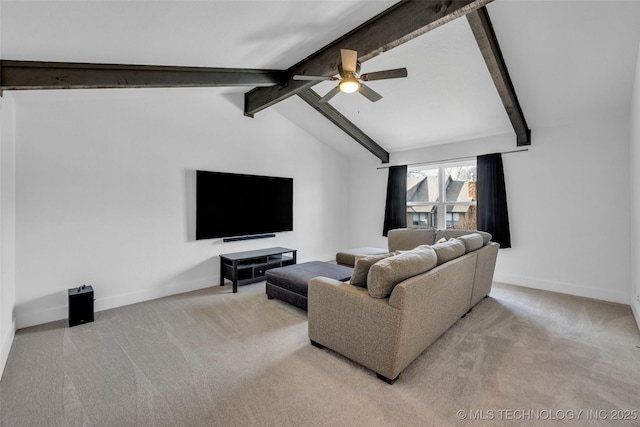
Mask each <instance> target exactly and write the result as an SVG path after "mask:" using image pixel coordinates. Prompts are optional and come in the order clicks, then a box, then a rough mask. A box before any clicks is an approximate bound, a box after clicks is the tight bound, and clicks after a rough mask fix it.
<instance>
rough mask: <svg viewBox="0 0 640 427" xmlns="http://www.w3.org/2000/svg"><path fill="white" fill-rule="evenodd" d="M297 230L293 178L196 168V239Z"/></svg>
mask: <svg viewBox="0 0 640 427" xmlns="http://www.w3.org/2000/svg"><path fill="white" fill-rule="evenodd" d="M292 230H293V178H282V177H274V176H259V175H243V174H235V173H224V172H208V171H196V239H197V240H201V239H214V238H220V237H234V236H251V235H258V234H264V233H275V232H278V231H292Z"/></svg>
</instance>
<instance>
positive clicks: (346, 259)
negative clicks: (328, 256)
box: [336, 246, 389, 267]
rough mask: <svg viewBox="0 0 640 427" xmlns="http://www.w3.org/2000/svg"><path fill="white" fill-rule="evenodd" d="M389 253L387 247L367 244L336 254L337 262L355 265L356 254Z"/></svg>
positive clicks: (350, 265)
mask: <svg viewBox="0 0 640 427" xmlns="http://www.w3.org/2000/svg"><path fill="white" fill-rule="evenodd" d="M386 253H389V251H388V250H386V249H381V248H373V247H369V246H365V247H362V248H355V249H347V250H344V251H340V252H338V253H337V254H336V262H337V263H338V264H341V265H346V266H349V267H353V266H354V265H355V264H356V256H360V255H362V256H367V255H382V254H386Z"/></svg>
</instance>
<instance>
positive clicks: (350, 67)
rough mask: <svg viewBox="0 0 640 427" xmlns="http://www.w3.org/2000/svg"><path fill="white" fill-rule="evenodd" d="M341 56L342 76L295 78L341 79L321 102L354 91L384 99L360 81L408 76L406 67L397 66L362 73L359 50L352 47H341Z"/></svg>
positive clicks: (301, 77)
mask: <svg viewBox="0 0 640 427" xmlns="http://www.w3.org/2000/svg"><path fill="white" fill-rule="evenodd" d="M340 57H341V60H342V63H341V64H340V65H338V73H339V74H340V78H339V79H338V78H337V77H333V76H329V77H327V76H306V75H295V76H293V80H340V83H338V86H336V87H334V88H333V89H331V90H330V91H329V92H328V93H327V94H326V95H325V96H323V97H322V98H321V99H320V101H319V102H328V101H329V100H330V99H331V98H333V97H334V96H336V95H337V94H338V92H344V93H354V92H360V94H361V95H363V96H364V97H365V98H367V99H368V100H369V101H371V102H376V101H378V100H380V99H382V95H380V94H379V93H377V92H376V91H374V90H373V89H371V88H370V87H368V86H365V85H363V84H362V83H361V82H360V81H365V82H367V81H372V80H385V79H397V78H401V77H407V69H406V68H397V69H394V70H384V71H376V72H373V73H368V74H362V75H360V63H359V62H358V52H356V51H355V50H351V49H340Z"/></svg>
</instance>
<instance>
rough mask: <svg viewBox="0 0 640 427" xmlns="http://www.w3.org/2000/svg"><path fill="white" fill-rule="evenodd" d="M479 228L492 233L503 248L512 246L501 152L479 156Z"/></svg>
mask: <svg viewBox="0 0 640 427" xmlns="http://www.w3.org/2000/svg"><path fill="white" fill-rule="evenodd" d="M477 186H478V189H477V191H478V202H477V204H478V214H477V215H478V218H477V221H478V230H482V231H486V232H488V233H491V235H492V236H493V238H492V239H491V240H493V241H494V242H497V243H500V247H501V248H510V247H511V233H510V232H509V213H508V212H507V193H506V191H505V185H504V169H503V167H502V155H501V154H500V153H494V154H486V155H484V156H478V184H477Z"/></svg>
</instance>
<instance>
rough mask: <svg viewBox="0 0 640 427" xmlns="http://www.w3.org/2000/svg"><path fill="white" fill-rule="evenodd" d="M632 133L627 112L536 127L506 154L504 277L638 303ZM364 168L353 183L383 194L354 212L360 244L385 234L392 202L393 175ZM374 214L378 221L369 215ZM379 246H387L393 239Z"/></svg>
mask: <svg viewBox="0 0 640 427" xmlns="http://www.w3.org/2000/svg"><path fill="white" fill-rule="evenodd" d="M628 130H629V121H628V117H627V114H626V113H624V114H623V113H620V114H619V115H618V116H615V115H614V116H612V117H591V118H587V119H585V121H583V122H580V123H574V124H572V125H568V126H563V127H557V128H548V129H535V128H534V129H533V130H532V145H531V147H530V148H529V151H527V152H522V153H513V154H505V155H504V156H503V162H504V167H505V175H506V180H507V182H506V186H507V199H508V205H509V219H510V225H511V237H512V245H513V247H512V248H510V249H503V250H501V251H500V254H499V256H498V264H497V266H496V272H495V280H497V281H501V282H506V283H511V284H515V285H522V286H528V287H533V288H539V289H546V290H551V291H556V292H562V293H569V294H574V295H581V296H586V297H591V298H598V299H603V300H607V301H614V302H620V303H625V304H628V303H629V295H630V293H631V290H630V262H631V258H630V255H629V251H628V248H629V245H630V238H629V225H628V224H629V221H630V214H629V209H630V205H629V199H628V196H627V195H628V194H629V189H630V185H629V176H630V175H629V161H628V154H629V142H628V141H629V131H628ZM515 149H517V147H516V144H515V136H513V135H512V134H509V135H503V136H498V137H492V138H485V139H480V140H473V141H467V142H461V143H456V144H447V145H442V146H436V147H428V148H423V149H419V150H412V151H407V152H402V153H393V154H392V155H391V164H406V163H415V162H427V161H437V160H445V159H449V158H456V157H463V156H469V155H478V154H486V153H490V152H502V151H508V150H515ZM354 169H355V168H354ZM357 170H358V176H355V177H354V176H352V177H351V189H352V190H354V191H361V189H362V188H363V187H365V186H366V185H368V184H367V183H372V184H371V187H370V188H369V192H370V193H374V194H376V195H378V194H381V195H382V196H380V197H377V196H376V197H373V198H372V201H371V203H367V201H366V198H364V197H361V198H360V199H359V209H357V210H355V211H354V210H351V219H350V222H349V224H350V230H349V231H350V234H349V237H350V241H349V244H350V246H351V247H357V246H361V245H365V244H368V243H369V241H368V240H367V238H366V236H369V235H375V236H379V235H380V230H379V229H381V228H382V221H381V220H380V215H379V214H378V213H377V211H376V210H378V209H380V206H379V205H380V203H382V205H383V206H384V191H385V190H384V186H385V185H386V178H385V180H384V182H383V179H382V178H381V175H383V174H384V173H383V172H382V171H379V170H376V169H375V167H373V166H371V165H360V166H359V167H358V168H357ZM385 177H386V175H385ZM374 186H375V187H374ZM380 186H382V187H380ZM352 198H353V197H352ZM369 211H371V212H374V213H373V215H374V216H375V219H372V220H369V221H359V217H360V216H361V215H362V214H363V212H369ZM374 223H375V224H374ZM377 243H379V245H384V241H383V240H381V241H379V242H377Z"/></svg>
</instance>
